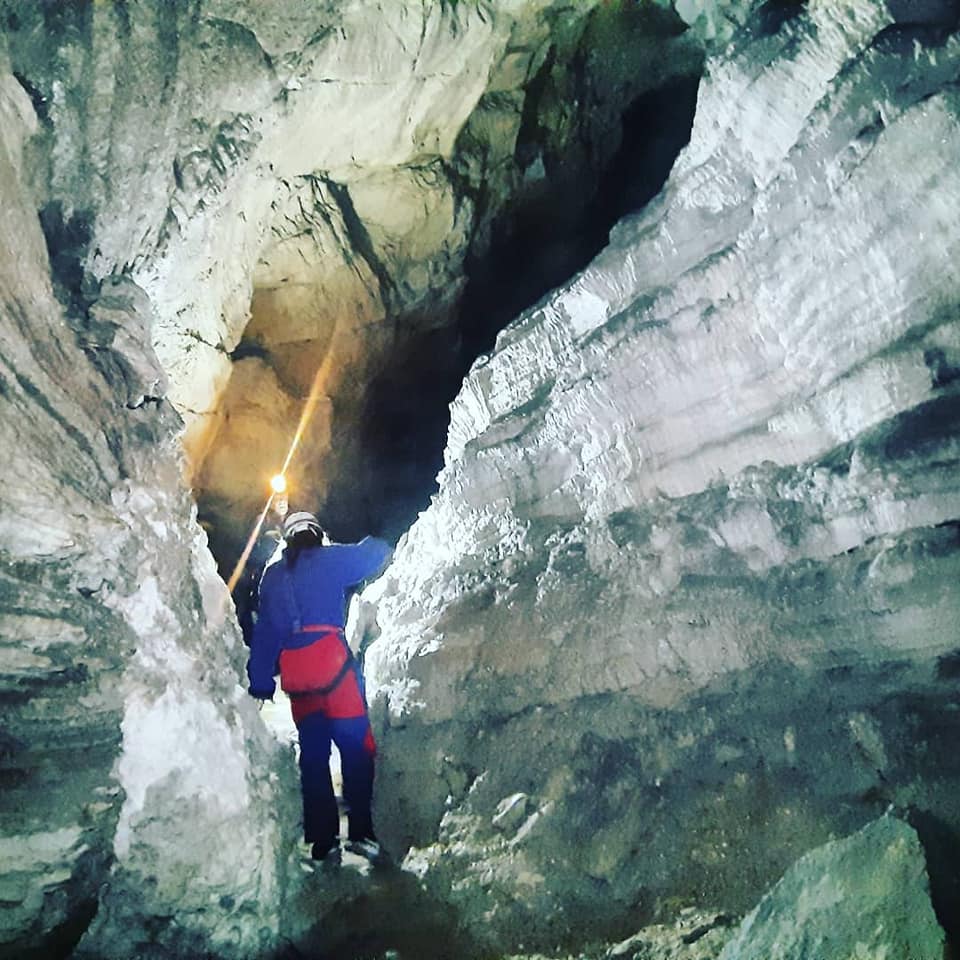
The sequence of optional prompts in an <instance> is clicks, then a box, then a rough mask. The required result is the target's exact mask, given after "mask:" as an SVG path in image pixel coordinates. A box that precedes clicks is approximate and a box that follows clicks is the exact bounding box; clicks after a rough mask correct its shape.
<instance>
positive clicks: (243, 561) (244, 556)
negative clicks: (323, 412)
mask: <svg viewBox="0 0 960 960" xmlns="http://www.w3.org/2000/svg"><path fill="white" fill-rule="evenodd" d="M329 357H330V354H327V357H326V358H324V361H323V362H322V363H321V364H320V366H319V367H317V372H316V373H315V374H314V375H313V383H312V384H311V385H310V393H309V394H308V395H307V400H306V403H304V405H303V410H302V411H301V413H300V422H299V423H298V424H297V429H296V432H295V433H294V435H293V439H292V440H291V441H290V449H289V450H287V456H286V459H285V460H284V461H283V468H282V469H281V470H280V472H279V473H278V474H276V475H275V476H274V477H273V478H272V479H271V480H270V496H269V497H267V502H266V503H265V504H264V505H263V509H262V510H261V511H260V516H258V517H257V522H256V523H255V524H254V525H253V529H252V530H251V531H250V536H249V537H248V538H247V545H246V546H245V547H244V548H243V553H241V554H240V559H239V560H238V561H237V565H236V566H235V567H234V568H233V573H231V574H230V579H229V580H228V581H227V592H228V593H233V590H234V588H235V587H236V585H237V581H238V580H239V579H240V574H242V573H243V568H244V567H245V566H246V565H247V560H249V559H250V552H251V551H252V550H253V545H254V544H255V543H256V542H257V537H259V536H260V531H261V530H262V529H263V523H264V521H265V520H266V519H267V514H268V513H269V512H270V507H271V506H272V505H273V500H274V497H278V496H280V495H281V494H283V493H285V492H286V489H287V476H286V474H287V468H288V467H289V466H290V461H291V460H293V455H294V454H295V453H296V451H297V447H299V446H300V440H301V439H302V438H303V435H304V433H305V432H306V429H307V424H309V423H310V420H311V419H312V418H313V414H314V411H315V410H316V409H317V401H318V400H319V399H320V384H321V383H322V382H323V373H324V371H325V370H326V367H327V363H328V362H329Z"/></svg>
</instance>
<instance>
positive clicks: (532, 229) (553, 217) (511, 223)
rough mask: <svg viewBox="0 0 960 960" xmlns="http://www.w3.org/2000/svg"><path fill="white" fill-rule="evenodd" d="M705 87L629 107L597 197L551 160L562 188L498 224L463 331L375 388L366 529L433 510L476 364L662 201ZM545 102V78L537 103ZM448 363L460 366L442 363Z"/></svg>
mask: <svg viewBox="0 0 960 960" xmlns="http://www.w3.org/2000/svg"><path fill="white" fill-rule="evenodd" d="M544 70H546V67H545V68H544ZM541 76H542V77H545V76H546V74H545V73H544V71H541ZM545 82H546V81H545V80H544V81H543V83H544V84H545ZM699 82H700V78H699V76H685V77H682V78H680V79H677V80H673V81H671V82H670V83H668V84H666V85H665V86H663V87H660V88H658V89H656V90H653V91H651V92H649V93H646V94H644V95H642V96H641V97H639V98H637V99H636V100H635V101H634V102H633V103H632V104H631V105H630V106H629V107H628V108H627V109H626V111H625V112H624V113H623V116H622V143H621V147H620V149H619V151H618V152H617V153H616V154H615V155H614V157H613V158H612V160H611V161H610V162H609V163H608V164H607V165H606V167H605V169H603V170H602V171H600V173H599V174H598V175H597V178H596V181H595V182H593V183H590V182H584V183H582V184H578V185H579V186H582V189H583V195H584V197H586V198H589V195H590V194H591V193H592V194H593V199H592V200H590V201H589V202H582V203H579V204H574V203H573V202H571V200H570V197H569V190H568V189H567V186H569V184H568V183H567V184H566V185H565V180H564V170H563V168H562V164H561V165H558V164H557V163H556V162H555V161H554V162H549V161H547V162H545V167H546V170H547V173H548V175H549V174H550V172H551V170H552V171H553V172H554V173H555V174H556V181H555V185H554V186H553V188H552V189H551V190H546V191H542V192H541V193H540V194H539V195H538V196H536V197H534V198H533V199H532V200H529V201H527V202H526V203H523V202H520V203H518V204H517V205H516V206H515V207H513V208H512V210H511V213H510V217H509V219H507V218H504V219H503V220H501V221H500V222H498V223H496V224H494V228H493V233H492V241H491V243H490V245H489V250H488V251H486V252H484V253H482V254H478V255H475V256H474V257H472V258H470V259H468V262H467V264H466V272H467V286H466V289H465V293H464V296H463V301H462V305H461V312H460V319H459V323H458V325H457V326H458V331H457V332H451V331H449V330H438V331H433V332H430V333H428V334H427V335H425V336H424V337H422V338H420V339H418V340H417V341H416V342H412V343H411V344H409V345H408V347H407V348H406V351H405V352H404V353H402V354H401V355H399V356H397V357H396V358H395V361H396V362H395V363H393V364H392V365H391V370H390V371H388V372H387V373H386V374H385V375H384V376H383V377H382V378H381V379H380V380H379V381H378V382H377V383H375V384H374V385H373V387H372V389H371V392H370V396H369V400H368V405H367V410H366V416H365V418H364V428H363V429H364V435H363V441H362V445H363V447H364V449H365V451H366V454H365V455H366V457H367V460H368V467H369V469H368V470H367V471H364V473H365V475H366V476H367V477H369V478H370V479H369V480H368V481H367V483H366V490H365V491H364V492H363V494H362V497H363V499H364V501H365V502H364V504H363V507H362V509H360V510H358V509H357V506H358V505H357V496H358V491H357V490H353V491H351V496H352V497H353V508H352V510H351V512H352V513H353V515H354V518H355V524H356V532H358V533H359V532H361V528H363V527H364V524H365V525H366V526H365V529H367V530H374V531H378V532H380V533H382V534H385V535H388V536H398V535H399V534H400V533H401V532H402V531H403V530H405V529H407V527H409V526H410V524H411V523H412V522H413V520H414V519H415V518H416V515H417V513H418V512H419V511H421V510H423V509H424V508H425V507H426V506H427V505H428V503H429V498H430V496H431V495H432V493H433V492H434V491H435V490H436V484H435V477H436V474H437V472H438V471H439V470H440V468H441V466H442V464H443V449H444V445H445V442H446V433H447V428H448V426H449V411H448V407H449V404H450V402H451V401H452V400H453V398H454V397H455V396H456V394H457V393H458V391H459V389H460V387H461V385H462V382H463V379H464V377H465V376H466V374H467V372H468V370H469V368H470V366H471V365H472V364H473V362H474V361H475V360H476V358H477V357H478V356H481V355H483V354H484V353H487V352H488V351H489V350H490V349H491V348H492V347H493V344H494V341H495V339H496V337H497V335H498V333H499V332H500V331H501V330H502V329H503V328H504V327H505V326H506V325H507V324H508V323H509V322H510V321H511V320H513V319H514V318H515V317H517V316H518V315H519V314H520V313H522V312H523V311H524V310H525V309H526V308H528V307H530V306H531V305H532V304H534V303H536V302H538V301H539V300H540V299H542V298H543V296H544V295H545V294H546V293H547V292H548V291H550V290H551V289H553V288H555V287H557V286H558V285H560V284H562V283H564V282H566V281H567V280H568V279H569V278H570V277H571V276H573V275H575V274H576V273H577V272H579V271H580V270H582V269H583V268H584V267H586V265H587V264H588V263H589V262H590V261H591V260H592V259H593V257H594V256H596V254H597V253H599V252H600V250H602V249H603V247H604V246H605V245H606V243H607V240H608V236H609V231H610V229H611V227H612V226H613V225H614V224H615V223H616V222H617V221H618V220H619V219H620V218H622V217H623V216H625V215H626V214H628V213H631V212H634V211H636V210H639V209H640V208H642V207H643V206H644V205H645V204H647V203H648V202H649V201H650V200H651V199H652V198H653V197H655V196H656V195H657V194H658V193H659V191H660V190H661V189H662V187H663V185H664V183H665V181H666V179H667V177H668V175H669V173H670V170H671V168H672V166H673V163H674V161H675V160H676V157H677V155H678V154H679V152H680V150H682V149H683V147H684V146H685V145H686V144H687V142H688V141H689V139H690V131H691V129H692V125H693V116H694V112H695V109H696V102H697V91H698V89H699ZM536 98H537V86H536V82H535V83H534V86H533V88H532V90H531V92H530V94H529V96H528V100H529V101H531V102H535V101H536ZM536 124H537V121H536V119H535V113H534V112H532V113H531V114H530V117H528V118H526V119H525V120H524V123H523V125H522V127H523V130H524V133H523V134H522V135H521V137H519V138H518V144H517V158H518V159H519V160H521V166H522V165H523V162H526V163H528V164H530V163H535V162H536V160H537V158H538V157H540V154H539V153H538V147H537V143H538V137H539V136H540V133H542V132H538V130H537V127H536ZM541 139H542V138H541ZM550 179H551V182H552V183H553V182H554V179H553V178H552V177H551V178H550ZM580 199H583V197H581V198H580ZM358 249H361V250H362V247H359V248H358ZM438 357H444V358H449V357H452V358H453V359H452V362H451V361H450V360H445V361H444V362H442V363H438V362H437V358H438ZM334 512H339V511H336V510H335V511H334ZM344 512H346V511H344ZM360 514H362V516H360Z"/></svg>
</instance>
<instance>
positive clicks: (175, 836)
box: [0, 65, 296, 958]
mask: <svg viewBox="0 0 960 960" xmlns="http://www.w3.org/2000/svg"><path fill="white" fill-rule="evenodd" d="M8 66H9V65H5V66H4V69H3V71H2V76H3V79H2V83H0V115H2V120H3V122H2V124H0V130H2V135H3V144H2V149H0V192H2V195H3V204H4V215H3V218H2V224H0V407H2V413H0V434H2V440H0V449H2V450H3V455H4V461H3V472H2V482H0V518H2V519H0V583H2V589H0V697H2V701H3V710H2V714H3V716H2V725H0V743H2V749H0V778H2V781H0V782H2V791H0V877H2V881H0V885H2V891H0V899H2V901H3V911H2V920H0V955H2V956H5V957H6V956H11V957H12V956H16V957H33V956H36V957H53V956H64V955H66V954H67V953H68V952H69V951H70V950H71V949H72V948H73V947H75V946H76V945H77V944H78V942H80V941H81V938H83V939H82V942H81V943H80V946H79V948H78V949H79V955H84V956H90V957H97V958H102V957H108V956H116V957H120V956H131V955H133V954H134V953H138V954H139V953H140V952H141V951H148V952H150V955H164V954H166V955H172V956H177V955H187V954H189V953H190V952H191V950H193V949H194V948H196V945H197V944H202V945H203V946H204V949H211V950H213V951H215V952H216V953H217V954H218V955H220V956H251V955H261V954H262V952H263V950H264V949H265V948H266V947H268V946H269V945H272V944H273V943H274V942H275V941H276V938H277V934H278V919H277V918H278V914H279V910H280V904H281V902H282V900H283V897H284V895H285V890H284V885H283V882H282V876H283V874H284V872H285V870H284V868H283V861H284V858H285V857H286V856H287V851H288V849H289V847H290V839H289V837H287V836H282V835H281V833H282V831H283V829H284V828H283V827H282V826H281V825H280V824H281V823H282V821H278V820H277V811H278V809H279V810H280V811H283V812H287V813H289V811H287V809H286V807H287V804H288V802H289V801H287V800H286V799H284V798H285V797H286V796H289V795H290V794H291V793H292V792H294V791H295V788H294V787H293V785H292V783H289V782H287V783H284V782H277V781H278V779H279V778H278V774H276V773H274V775H273V781H271V779H269V776H268V775H269V773H270V770H271V768H273V767H276V768H277V770H280V771H282V770H284V769H287V768H289V763H288V764H287V768H284V767H283V766H282V765H281V764H279V763H277V762H276V761H277V759H278V758H277V757H276V753H277V747H276V746H275V745H274V744H273V743H272V741H271V740H270V738H269V737H268V736H267V734H266V732H265V731H264V729H263V726H262V724H260V723H259V722H258V721H257V718H256V713H255V710H254V708H253V707H252V705H251V703H250V702H248V701H247V699H246V695H245V692H244V690H243V688H242V687H241V686H240V685H239V683H238V681H239V679H240V677H241V676H242V673H241V671H242V664H243V659H242V657H241V654H240V650H241V649H242V644H241V643H240V640H239V635H238V631H237V629H236V626H235V624H231V622H230V619H231V610H230V604H229V599H228V597H227V596H226V591H225V589H224V586H223V583H222V581H220V580H219V578H218V577H217V575H216V571H215V569H214V566H213V562H212V559H211V557H210V554H209V552H208V551H207V549H206V541H205V537H204V535H203V533H202V531H201V530H200V529H199V527H198V526H197V524H196V521H195V508H194V507H193V505H192V503H191V500H190V498H189V495H188V493H187V491H186V490H185V489H184V486H183V483H182V477H181V464H180V454H179V447H178V445H177V441H176V435H177V431H178V430H179V427H180V419H179V417H178V416H177V415H176V413H175V412H174V411H173V410H172V408H171V407H170V406H169V404H168V403H166V402H165V401H162V400H160V399H158V398H157V397H156V393H157V391H158V379H159V378H157V377H154V376H153V375H152V374H151V372H150V371H152V370H156V369H158V368H157V367H156V362H155V358H153V351H152V350H151V349H150V345H149V341H144V340H143V339H142V334H143V333H144V332H145V330H144V327H143V324H142V319H143V318H142V317H138V315H137V312H136V304H140V305H141V306H142V299H141V298H142V297H143V294H142V291H140V297H139V298H138V297H136V296H133V295H132V293H131V291H130V289H127V290H126V293H125V294H124V295H123V296H121V295H120V293H119V292H118V291H117V290H115V289H113V290H111V291H110V293H109V295H106V294H105V295H104V297H103V298H102V299H101V301H99V303H100V306H99V308H94V309H93V310H91V311H90V313H89V314H88V315H83V316H79V315H76V314H72V313H67V312H66V311H65V310H64V309H63V307H62V305H61V304H60V303H59V302H58V300H57V299H56V298H55V296H54V291H53V287H52V285H51V276H50V269H51V268H50V263H49V261H48V259H47V253H46V248H45V244H44V237H43V235H42V233H41V230H40V224H39V222H38V219H37V215H36V209H35V207H34V204H33V198H32V197H31V196H30V194H29V192H28V191H27V190H26V189H25V187H24V184H23V180H24V162H23V159H22V157H21V146H22V142H23V140H24V139H25V138H26V137H27V136H29V135H30V134H31V133H32V132H33V131H34V129H35V127H36V124H37V122H38V121H37V118H36V116H35V115H34V111H33V109H32V107H31V104H30V102H29V100H28V98H27V96H26V94H25V93H24V91H23V89H22V87H21V86H20V84H19V83H18V82H17V81H16V80H15V79H14V77H13V76H12V75H11V74H10V73H9V71H8ZM124 311H126V313H124ZM138 332H139V334H140V336H141V339H140V340H139V341H136V340H135V338H136V337H137V335H138ZM131 357H132V358H133V361H134V362H135V365H136V369H135V368H134V365H132V363H131V359H130V358H131ZM137 370H139V375H138V374H137V372H136V371H137ZM141 388H145V389H146V392H147V393H148V394H149V395H151V396H152V397H153V399H151V400H144V396H143V394H144V390H143V389H141ZM288 822H289V823H290V825H291V827H292V826H293V825H294V824H295V823H296V814H295V812H293V813H292V814H290V815H289V816H288ZM187 824H189V828H190V832H189V834H188V833H187V831H186V825H187ZM225 890H226V891H229V892H230V898H229V901H225V900H224V899H222V894H223V892H224V891H225ZM212 902H213V904H215V906H216V909H215V910H211V909H210V908H211V903H212ZM175 912H176V913H177V918H176V921H172V920H171V917H172V916H173V914H174V913H175Z"/></svg>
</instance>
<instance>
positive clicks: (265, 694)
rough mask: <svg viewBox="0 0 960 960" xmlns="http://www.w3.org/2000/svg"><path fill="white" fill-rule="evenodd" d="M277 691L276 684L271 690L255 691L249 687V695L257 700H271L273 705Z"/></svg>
mask: <svg viewBox="0 0 960 960" xmlns="http://www.w3.org/2000/svg"><path fill="white" fill-rule="evenodd" d="M276 689H277V685H276V684H272V685H271V687H270V689H269V690H254V689H253V687H247V693H249V694H250V696H251V697H253V698H254V699H255V700H269V701H270V702H271V703H272V702H273V695H274V693H275V692H276Z"/></svg>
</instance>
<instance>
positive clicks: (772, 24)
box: [756, 0, 807, 37]
mask: <svg viewBox="0 0 960 960" xmlns="http://www.w3.org/2000/svg"><path fill="white" fill-rule="evenodd" d="M806 6H807V0H767V2H766V3H764V4H762V5H761V6H760V8H759V9H758V10H757V13H756V17H757V32H758V33H759V35H760V36H762V37H770V36H773V35H774V34H775V33H779V32H780V28H781V27H782V26H783V25H784V24H785V23H789V22H790V21H791V20H793V19H794V18H795V17H797V16H799V15H800V14H801V13H802V12H803V11H804V9H805V8H806Z"/></svg>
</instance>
